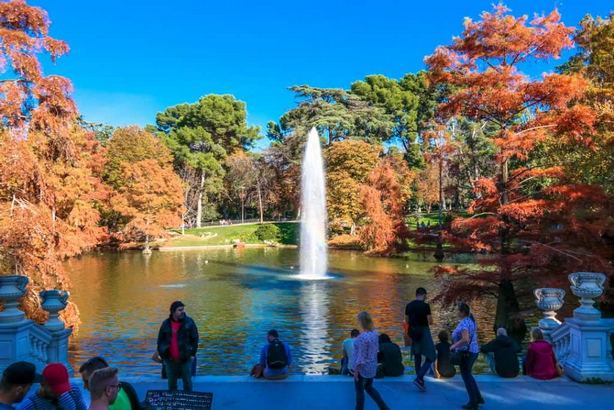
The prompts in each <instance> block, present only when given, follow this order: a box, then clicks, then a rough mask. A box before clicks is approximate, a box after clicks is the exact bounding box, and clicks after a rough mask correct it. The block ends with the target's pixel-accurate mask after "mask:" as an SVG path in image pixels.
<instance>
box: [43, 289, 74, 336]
mask: <svg viewBox="0 0 614 410" xmlns="http://www.w3.org/2000/svg"><path fill="white" fill-rule="evenodd" d="M69 296H70V293H68V292H67V291H65V290H55V289H54V290H43V291H42V292H41V293H40V297H41V299H42V301H43V302H42V303H41V307H42V308H43V309H45V310H46V311H47V312H49V319H48V320H47V321H46V322H45V327H46V328H47V329H49V330H52V331H55V330H62V329H64V322H62V321H61V320H60V318H59V313H60V311H62V310H64V309H65V308H66V305H67V304H68V297H69Z"/></svg>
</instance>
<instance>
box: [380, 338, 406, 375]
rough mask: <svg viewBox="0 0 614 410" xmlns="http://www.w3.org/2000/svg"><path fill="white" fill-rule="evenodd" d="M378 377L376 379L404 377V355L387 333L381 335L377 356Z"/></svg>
mask: <svg viewBox="0 0 614 410" xmlns="http://www.w3.org/2000/svg"><path fill="white" fill-rule="evenodd" d="M377 362H378V366H377V375H376V376H375V377H399V376H403V372H404V371H405V366H403V355H402V354H401V348H400V347H399V345H397V344H396V343H393V342H392V340H390V336H388V335H387V334H386V333H382V334H381V335H379V353H378V354H377Z"/></svg>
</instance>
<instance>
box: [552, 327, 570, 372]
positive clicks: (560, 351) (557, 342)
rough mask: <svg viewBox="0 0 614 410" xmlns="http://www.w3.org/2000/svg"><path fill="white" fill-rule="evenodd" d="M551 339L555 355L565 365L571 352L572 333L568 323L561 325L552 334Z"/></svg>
mask: <svg viewBox="0 0 614 410" xmlns="http://www.w3.org/2000/svg"><path fill="white" fill-rule="evenodd" d="M550 337H551V339H552V347H553V349H554V354H555V355H556V358H557V360H558V361H559V363H561V364H562V365H564V364H565V362H566V361H567V358H568V357H569V353H570V352H571V331H570V329H569V326H568V325H567V323H563V324H561V325H560V326H559V327H558V328H557V329H556V330H554V331H553V332H552V333H551V334H550Z"/></svg>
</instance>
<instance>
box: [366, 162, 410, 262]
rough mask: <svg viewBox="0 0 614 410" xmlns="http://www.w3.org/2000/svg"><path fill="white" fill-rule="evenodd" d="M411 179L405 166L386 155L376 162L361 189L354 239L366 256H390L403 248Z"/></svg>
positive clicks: (405, 236) (404, 163)
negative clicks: (360, 209) (358, 223)
mask: <svg viewBox="0 0 614 410" xmlns="http://www.w3.org/2000/svg"><path fill="white" fill-rule="evenodd" d="M412 179H413V174H412V173H411V172H410V170H409V168H408V167H407V163H406V162H405V161H404V160H403V159H402V158H401V157H398V156H393V155H390V156H388V157H385V158H383V159H381V160H380V162H379V164H378V165H377V167H376V168H375V169H373V171H371V173H370V174H369V177H368V178H367V181H366V183H365V184H363V185H362V186H361V203H362V206H363V208H364V211H363V212H364V215H363V218H362V219H363V220H362V222H363V223H362V226H361V227H360V228H359V230H358V235H359V237H360V241H361V243H362V245H363V246H364V247H365V248H366V249H367V252H368V253H371V254H379V255H384V254H390V253H392V252H393V251H398V250H400V249H401V248H402V247H403V246H404V239H406V238H407V226H406V225H405V214H406V212H405V206H406V204H407V200H408V198H409V187H410V186H411V181H412Z"/></svg>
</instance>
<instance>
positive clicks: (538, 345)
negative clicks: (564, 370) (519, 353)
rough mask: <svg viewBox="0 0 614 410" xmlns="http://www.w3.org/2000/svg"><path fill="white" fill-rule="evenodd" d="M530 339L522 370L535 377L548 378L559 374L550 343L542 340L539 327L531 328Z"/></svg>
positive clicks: (542, 336) (542, 335)
mask: <svg viewBox="0 0 614 410" xmlns="http://www.w3.org/2000/svg"><path fill="white" fill-rule="evenodd" d="M531 339H533V341H532V342H531V343H529V348H528V350H527V357H526V359H525V362H524V372H525V374H526V375H528V376H531V377H533V378H535V379H540V380H550V379H554V378H556V377H559V376H560V375H561V371H560V370H559V365H558V363H557V361H556V357H555V356H554V350H552V345H551V344H550V343H548V342H547V341H546V340H544V334H543V333H542V331H541V329H539V328H534V329H533V330H531Z"/></svg>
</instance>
